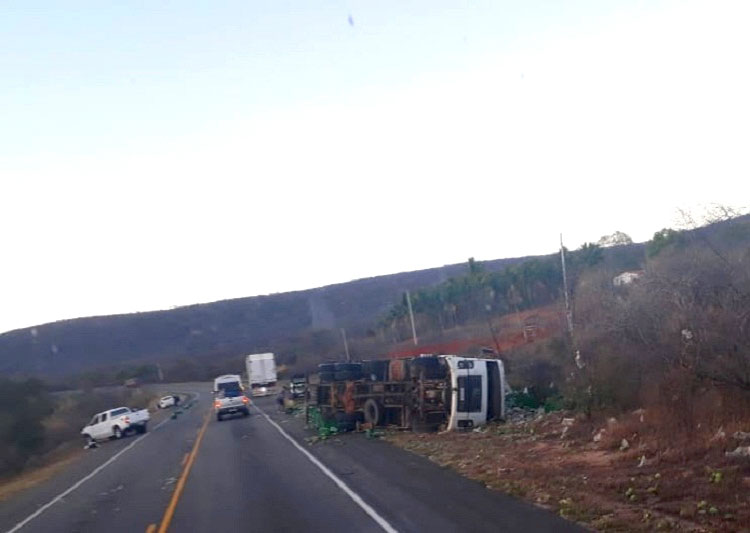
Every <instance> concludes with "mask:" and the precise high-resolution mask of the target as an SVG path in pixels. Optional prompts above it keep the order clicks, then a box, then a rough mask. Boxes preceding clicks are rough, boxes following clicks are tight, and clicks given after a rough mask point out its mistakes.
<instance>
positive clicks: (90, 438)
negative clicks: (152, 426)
mask: <svg viewBox="0 0 750 533" xmlns="http://www.w3.org/2000/svg"><path fill="white" fill-rule="evenodd" d="M148 421H149V414H148V410H147V409H141V410H140V411H135V410H133V409H130V408H129V407H118V408H117V409H110V410H109V411H103V412H101V413H97V414H95V415H94V417H93V418H92V419H91V421H90V422H89V423H88V425H86V426H85V427H84V428H83V429H82V430H81V435H83V437H84V438H85V439H86V441H87V442H88V443H89V444H93V443H94V442H96V441H98V440H106V439H112V438H114V439H119V438H122V437H123V436H124V435H125V434H127V433H131V432H136V433H146V424H147V423H148Z"/></svg>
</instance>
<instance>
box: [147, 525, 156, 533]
mask: <svg viewBox="0 0 750 533" xmlns="http://www.w3.org/2000/svg"><path fill="white" fill-rule="evenodd" d="M155 532H156V524H149V526H148V527H147V528H146V533H155Z"/></svg>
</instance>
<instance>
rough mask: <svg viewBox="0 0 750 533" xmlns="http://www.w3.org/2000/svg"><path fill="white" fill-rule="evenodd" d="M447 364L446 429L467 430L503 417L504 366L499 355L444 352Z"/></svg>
mask: <svg viewBox="0 0 750 533" xmlns="http://www.w3.org/2000/svg"><path fill="white" fill-rule="evenodd" d="M443 358H444V359H445V361H446V363H447V364H448V367H449V368H450V385H451V401H450V415H449V418H448V427H447V429H448V430H468V429H472V428H474V427H477V426H481V425H484V424H486V423H487V422H488V421H490V420H494V419H500V418H504V417H505V368H504V366H503V362H502V361H501V360H499V359H474V358H470V357H459V356H455V355H446V356H443Z"/></svg>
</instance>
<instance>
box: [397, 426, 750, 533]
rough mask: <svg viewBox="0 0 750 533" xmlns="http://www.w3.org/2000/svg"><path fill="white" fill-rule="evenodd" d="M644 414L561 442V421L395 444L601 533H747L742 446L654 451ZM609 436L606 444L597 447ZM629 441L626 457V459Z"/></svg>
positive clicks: (676, 446) (410, 437) (713, 443)
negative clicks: (738, 450) (731, 453)
mask: <svg viewBox="0 0 750 533" xmlns="http://www.w3.org/2000/svg"><path fill="white" fill-rule="evenodd" d="M646 414H647V413H642V412H636V413H631V414H629V415H627V416H625V417H620V419H618V420H617V421H611V422H610V423H609V424H608V423H607V421H606V419H603V420H599V421H587V420H581V419H578V420H576V421H575V422H574V424H573V425H572V426H571V427H570V428H569V429H568V431H567V432H566V433H565V435H564V437H562V438H561V436H562V433H563V431H564V427H565V426H564V425H563V424H562V419H563V418H564V416H563V415H562V414H559V413H556V414H550V415H546V416H545V417H543V418H541V419H539V420H536V421H533V422H529V423H522V424H516V425H509V424H508V425H491V426H488V428H487V430H486V432H483V433H480V432H473V433H468V434H467V433H444V434H437V435H435V434H433V435H416V434H411V433H398V434H392V435H389V436H388V439H389V440H390V441H391V442H393V443H394V444H396V445H399V446H402V447H404V448H406V449H408V450H411V451H412V452H414V453H418V454H420V455H424V456H426V457H428V458H429V459H430V460H432V461H435V462H436V463H438V464H440V465H443V466H446V467H450V468H453V469H455V470H456V471H458V472H459V473H461V474H462V475H465V476H467V477H470V478H472V479H476V480H478V481H481V482H482V483H484V484H485V485H486V486H487V487H488V488H491V489H494V490H500V491H503V492H506V493H508V494H511V495H514V496H517V497H520V498H524V499H526V500H529V501H531V502H534V503H536V504H537V505H540V506H543V507H546V508H548V509H551V510H553V511H555V512H557V513H559V514H560V515H561V516H563V517H565V518H568V519H571V520H574V521H577V522H580V523H583V524H586V525H588V526H589V527H593V528H595V529H597V530H601V531H653V530H660V529H661V530H681V531H750V529H747V528H748V526H747V525H746V524H750V460H745V461H738V460H736V459H729V458H727V457H725V456H724V451H726V450H730V449H734V447H735V446H736V444H737V443H736V441H735V440H734V439H733V438H732V437H731V436H726V437H725V438H722V439H713V440H711V439H710V438H708V439H704V438H702V437H701V438H697V439H695V440H694V441H691V440H687V441H683V440H679V441H675V442H673V443H672V445H670V446H666V447H664V448H657V447H655V444H654V443H655V442H656V441H657V439H656V436H655V435H650V434H649V429H648V428H649V426H648V424H647V422H646V421H647V419H648V418H647V416H646ZM642 415H644V416H643V420H644V422H641V416H642ZM602 428H605V429H606V432H605V433H603V438H602V439H601V440H600V441H599V442H594V441H593V435H595V434H596V433H598V432H599V431H600V430H601V429H602ZM651 428H652V430H653V429H654V428H656V426H651ZM747 429H750V428H747ZM706 433H708V431H706ZM714 433H715V432H714ZM727 435H729V434H727ZM623 438H626V439H627V440H628V448H627V449H625V450H622V451H621V450H620V446H621V444H622V439H623ZM660 438H661V439H662V440H663V439H664V437H663V436H662V437H660ZM686 442H687V443H688V446H687V448H686V447H685V443H686ZM643 456H645V460H644V464H643V465H642V466H639V464H640V463H641V457H643ZM743 527H744V528H745V529H743Z"/></svg>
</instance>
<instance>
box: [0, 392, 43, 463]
mask: <svg viewBox="0 0 750 533" xmlns="http://www.w3.org/2000/svg"><path fill="white" fill-rule="evenodd" d="M52 406H53V403H52V400H51V398H50V396H49V393H48V392H47V391H46V390H45V389H44V386H43V384H42V382H40V381H38V380H34V379H29V380H26V381H11V380H9V379H5V378H0V474H2V473H8V472H15V471H18V470H20V469H21V468H23V466H24V464H26V461H27V460H28V459H29V457H31V456H32V455H33V454H35V453H37V452H38V451H39V450H41V449H42V447H43V446H44V441H45V433H44V426H43V423H42V421H43V419H44V418H45V417H46V416H48V415H49V414H50V413H51V412H52Z"/></svg>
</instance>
